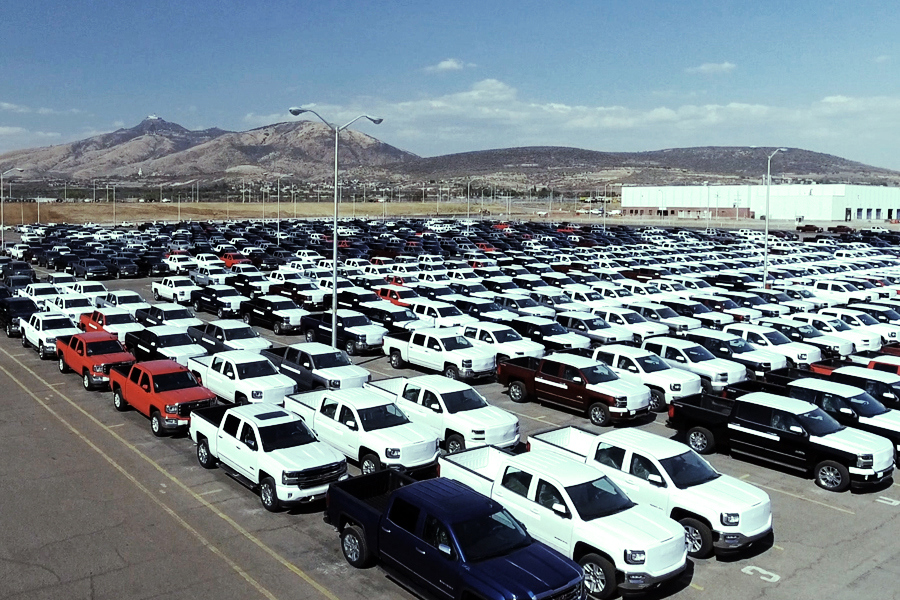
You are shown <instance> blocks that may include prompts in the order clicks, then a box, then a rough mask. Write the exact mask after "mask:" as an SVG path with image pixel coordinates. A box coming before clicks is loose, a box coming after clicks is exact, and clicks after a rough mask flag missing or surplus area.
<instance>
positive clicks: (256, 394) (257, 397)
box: [250, 390, 263, 400]
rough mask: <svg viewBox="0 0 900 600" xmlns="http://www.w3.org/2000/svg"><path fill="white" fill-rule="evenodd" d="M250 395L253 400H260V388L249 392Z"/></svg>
mask: <svg viewBox="0 0 900 600" xmlns="http://www.w3.org/2000/svg"><path fill="white" fill-rule="evenodd" d="M250 396H251V397H252V398H253V399H254V400H262V396H263V393H262V390H253V391H252V392H250Z"/></svg>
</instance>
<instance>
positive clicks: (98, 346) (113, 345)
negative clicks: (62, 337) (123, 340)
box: [87, 340, 125, 356]
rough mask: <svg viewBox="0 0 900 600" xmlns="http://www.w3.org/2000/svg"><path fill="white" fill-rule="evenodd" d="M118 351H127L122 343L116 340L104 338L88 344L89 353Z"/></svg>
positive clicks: (90, 354) (113, 352) (89, 354)
mask: <svg viewBox="0 0 900 600" xmlns="http://www.w3.org/2000/svg"><path fill="white" fill-rule="evenodd" d="M116 352H125V349H124V348H122V344H120V343H119V342H117V341H116V340H104V341H102V342H91V343H90V344H88V345H87V355H88V356H94V355H95V354H115V353H116Z"/></svg>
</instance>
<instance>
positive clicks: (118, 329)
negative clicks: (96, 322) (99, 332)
mask: <svg viewBox="0 0 900 600" xmlns="http://www.w3.org/2000/svg"><path fill="white" fill-rule="evenodd" d="M143 328H144V326H143V325H141V324H140V323H122V324H121V325H107V326H105V327H104V328H103V329H104V330H105V331H107V332H109V333H114V334H116V335H117V336H119V339H120V340H124V339H125V334H126V333H128V332H129V331H140V330H141V329H143Z"/></svg>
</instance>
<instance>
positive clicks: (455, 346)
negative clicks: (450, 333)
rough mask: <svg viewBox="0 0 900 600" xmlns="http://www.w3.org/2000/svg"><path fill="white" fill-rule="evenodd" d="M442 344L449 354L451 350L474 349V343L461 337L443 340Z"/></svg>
mask: <svg viewBox="0 0 900 600" xmlns="http://www.w3.org/2000/svg"><path fill="white" fill-rule="evenodd" d="M441 343H442V344H443V345H444V350H447V351H448V352H449V351H450V350H462V349H463V348H471V347H472V342H470V341H469V340H468V339H466V338H465V337H463V336H461V335H458V336H456V337H448V338H441Z"/></svg>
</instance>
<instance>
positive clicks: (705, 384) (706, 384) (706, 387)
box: [700, 377, 713, 394]
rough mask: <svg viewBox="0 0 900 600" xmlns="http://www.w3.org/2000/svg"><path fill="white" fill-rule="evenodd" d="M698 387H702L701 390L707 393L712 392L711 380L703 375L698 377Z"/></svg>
mask: <svg viewBox="0 0 900 600" xmlns="http://www.w3.org/2000/svg"><path fill="white" fill-rule="evenodd" d="M700 387H701V388H703V391H704V392H705V393H707V394H712V393H713V389H712V382H711V381H710V380H709V379H707V378H705V377H701V378H700Z"/></svg>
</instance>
